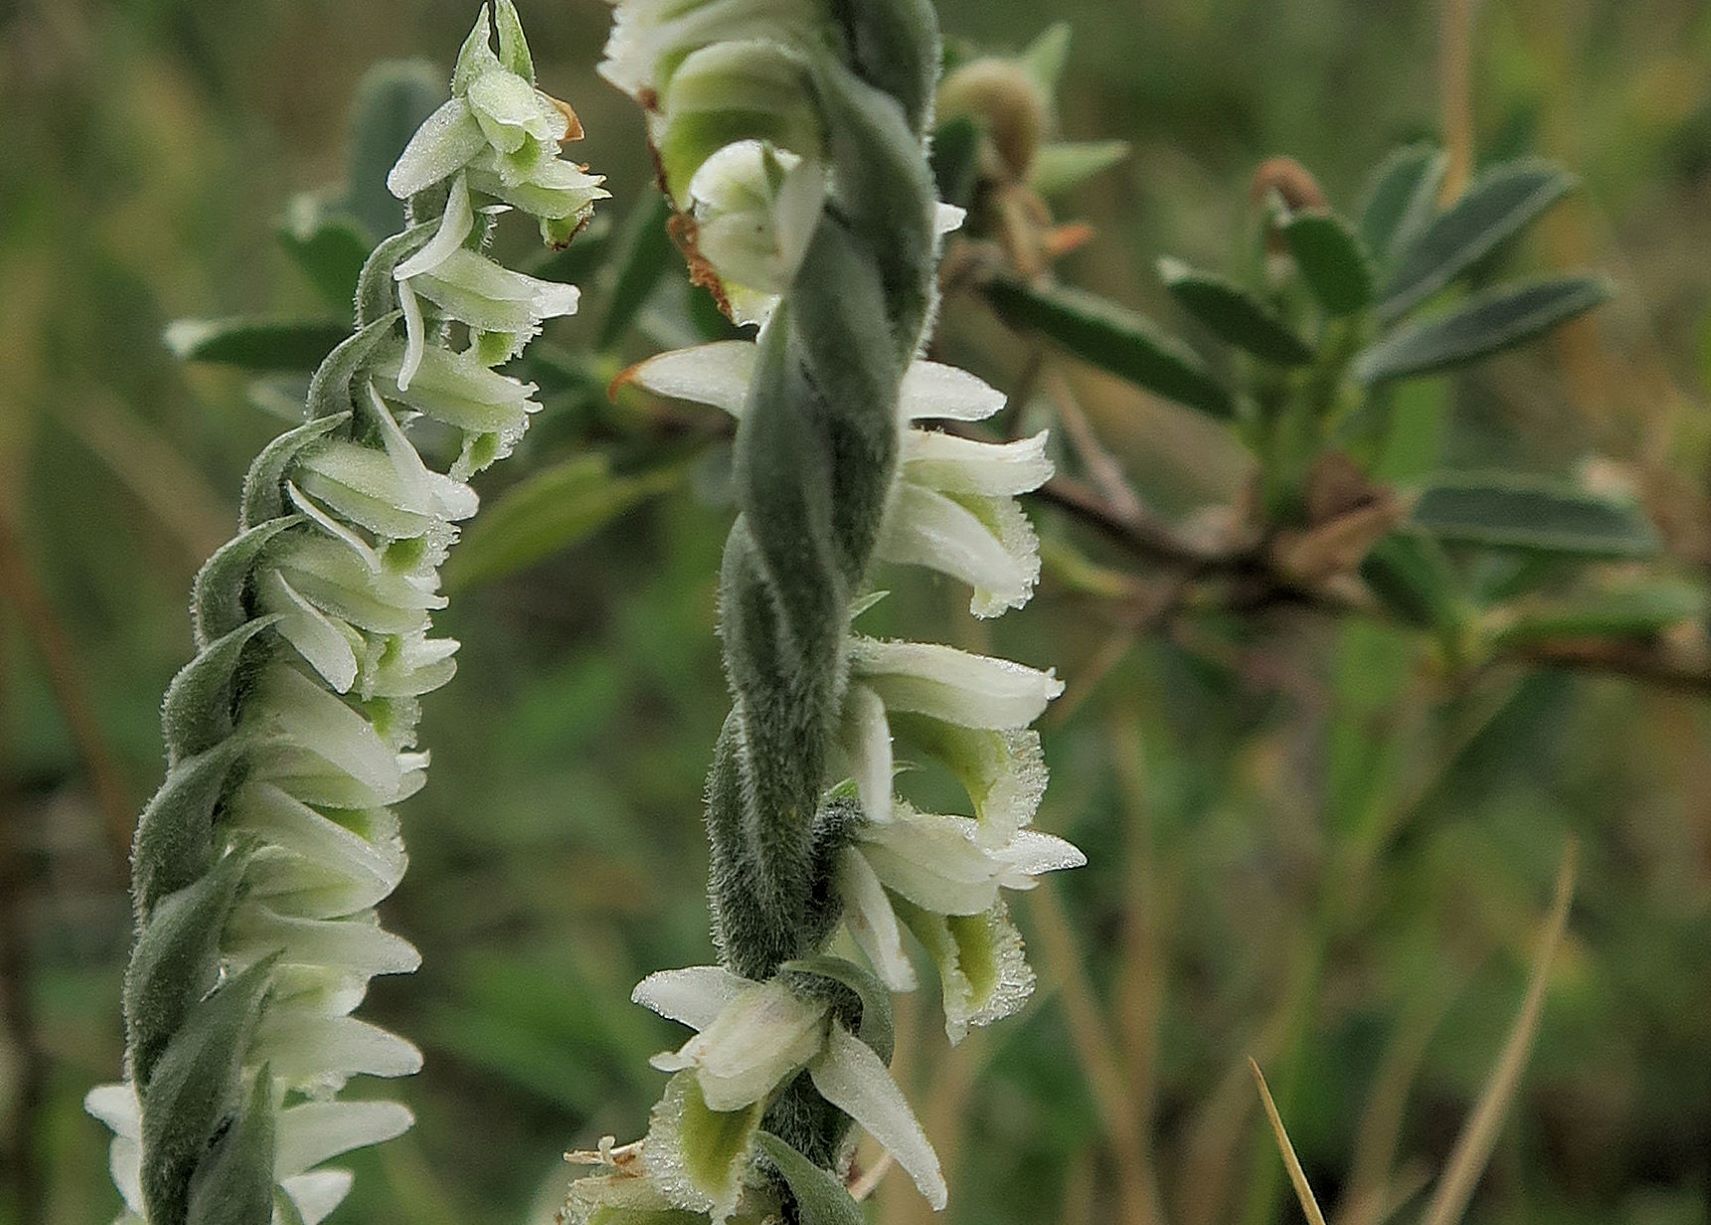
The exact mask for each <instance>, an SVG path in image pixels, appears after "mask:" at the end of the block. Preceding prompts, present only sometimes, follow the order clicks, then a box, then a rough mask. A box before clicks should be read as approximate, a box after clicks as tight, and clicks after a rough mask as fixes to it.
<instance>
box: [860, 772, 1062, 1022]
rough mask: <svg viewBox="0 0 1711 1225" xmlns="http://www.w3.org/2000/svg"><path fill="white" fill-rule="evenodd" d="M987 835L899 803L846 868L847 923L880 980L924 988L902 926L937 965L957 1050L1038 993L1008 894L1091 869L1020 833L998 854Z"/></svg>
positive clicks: (863, 831) (1058, 846)
mask: <svg viewBox="0 0 1711 1225" xmlns="http://www.w3.org/2000/svg"><path fill="white" fill-rule="evenodd" d="M980 835H981V829H980V824H979V822H977V821H974V820H971V819H969V818H967V817H955V816H939V815H935V814H931V813H921V812H916V811H915V810H914V809H913V808H911V807H909V806H908V805H907V804H898V805H897V806H896V807H895V809H894V818H893V820H892V821H891V822H890V823H889V824H886V825H873V824H863V825H862V826H861V827H860V829H859V831H858V833H857V835H856V843H855V845H854V846H853V847H849V848H847V849H846V850H845V851H844V852H843V859H842V862H841V863H840V865H839V868H840V871H839V875H838V884H839V888H840V889H841V890H842V893H843V901H844V916H845V924H846V926H847V927H848V929H849V932H850V935H851V936H852V938H854V940H855V941H856V944H857V945H858V946H859V947H860V948H861V950H862V952H863V954H864V955H865V956H866V957H867V958H868V960H869V962H870V963H871V964H872V965H873V967H874V972H875V973H876V974H878V975H879V977H880V979H881V981H883V982H884V983H885V984H886V985H887V986H889V987H890V988H891V989H892V990H894V991H907V990H910V989H911V988H912V987H913V986H914V985H915V982H914V970H913V967H911V966H910V965H909V963H908V959H907V957H906V956H905V955H904V953H903V950H902V944H901V938H900V936H899V928H898V921H899V919H901V920H902V921H903V923H904V924H905V925H906V926H908V927H909V928H910V929H911V930H913V931H914V932H915V934H916V935H917V937H918V938H919V939H920V940H921V942H922V943H923V944H924V945H925V946H926V947H927V951H928V952H929V953H930V954H931V955H932V956H933V959H934V961H935V962H936V963H937V965H938V969H939V977H940V982H941V984H942V990H943V995H944V1007H945V1028H946V1032H947V1033H948V1034H949V1035H950V1038H951V1041H952V1042H957V1041H960V1040H961V1039H962V1037H963V1036H964V1035H965V1034H966V1033H967V1032H968V1029H969V1027H970V1026H975V1025H985V1024H988V1023H989V1022H991V1021H995V1020H998V1019H999V1018H1001V1017H1005V1016H1008V1015H1010V1014H1011V1013H1012V1012H1014V1011H1015V1010H1016V1009H1017V1008H1019V1007H1021V1005H1022V1003H1023V1002H1024V1001H1025V1000H1026V999H1027V998H1028V995H1029V993H1030V992H1031V991H1032V989H1033V974H1032V972H1031V971H1030V970H1029V969H1028V966H1027V963H1026V961H1025V960H1023V957H1022V941H1021V936H1020V935H1019V934H1018V933H1017V932H1016V930H1015V927H1014V925H1012V924H1011V923H1010V920H1009V918H1008V916H1007V913H1006V911H1005V907H1004V902H1003V900H1002V897H1001V895H1000V890H1002V889H1016V890H1026V889H1032V888H1033V887H1034V886H1035V885H1036V884H1037V883H1038V882H1037V878H1038V877H1039V876H1041V875H1043V874H1045V873H1047V872H1056V871H1061V870H1063V869H1066V868H1078V867H1080V866H1081V865H1083V864H1084V863H1086V862H1087V859H1086V856H1084V855H1083V854H1082V853H1081V851H1079V850H1078V849H1077V848H1076V847H1074V846H1072V845H1071V844H1070V843H1068V842H1066V841H1064V840H1063V839H1062V838H1057V837H1053V836H1052V835H1050V834H1042V833H1038V832H1035V831H1033V830H1020V831H1016V832H1015V833H1014V834H1013V835H1012V836H1011V837H1010V838H1009V839H1008V840H1007V841H1006V842H1004V843H1003V844H1002V845H999V846H988V845H984V844H983V842H982V840H981V836H980Z"/></svg>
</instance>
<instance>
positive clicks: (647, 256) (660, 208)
mask: <svg viewBox="0 0 1711 1225" xmlns="http://www.w3.org/2000/svg"><path fill="white" fill-rule="evenodd" d="M670 216H671V206H670V204H668V203H667V202H666V199H665V197H664V196H663V195H661V194H659V193H657V192H656V193H654V195H653V197H652V199H650V200H649V201H648V202H647V203H646V204H643V205H642V206H641V207H640V208H638V209H636V210H635V211H634V212H632V213H631V214H630V219H629V223H628V224H627V225H626V226H625V227H624V233H623V236H622V237H621V239H620V240H619V252H620V253H619V255H618V276H617V280H616V281H615V282H613V285H612V296H611V298H610V300H609V302H608V305H607V307H606V318H605V319H604V320H603V321H602V322H601V324H600V347H601V348H602V349H610V348H611V347H612V346H613V345H615V344H617V343H618V342H619V341H620V340H622V339H623V338H624V334H625V333H626V332H628V331H629V328H630V325H631V324H632V323H634V322H635V320H636V316H637V315H638V314H640V313H641V309H642V307H644V306H646V305H647V301H648V298H649V297H650V296H652V294H653V291H654V290H655V289H656V288H658V287H659V283H660V279H661V278H662V277H664V275H665V272H666V269H667V268H669V267H670V266H671V264H672V262H673V260H672V245H671V235H670V234H669V233H668V232H667V230H666V222H667V220H668V219H669V218H670Z"/></svg>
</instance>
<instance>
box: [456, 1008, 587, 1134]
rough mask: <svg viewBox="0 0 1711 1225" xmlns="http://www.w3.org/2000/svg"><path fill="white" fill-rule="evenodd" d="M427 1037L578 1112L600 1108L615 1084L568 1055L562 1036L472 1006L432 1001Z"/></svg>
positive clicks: (502, 1076) (465, 1058)
mask: <svg viewBox="0 0 1711 1225" xmlns="http://www.w3.org/2000/svg"><path fill="white" fill-rule="evenodd" d="M423 1030H424V1031H425V1032H424V1035H423V1036H424V1037H425V1039H426V1040H427V1041H428V1042H430V1043H432V1044H433V1045H434V1046H436V1047H438V1048H440V1049H441V1050H443V1051H445V1052H446V1053H448V1054H450V1055H453V1056H455V1057H456V1058H458V1059H461V1060H463V1061H464V1062H465V1063H467V1064H469V1065H470V1066H471V1067H474V1068H480V1069H482V1070H483V1071H484V1072H487V1073H489V1074H491V1075H495V1076H498V1077H501V1078H503V1079H504V1080H506V1081H508V1082H509V1083H510V1084H512V1085H514V1086H516V1087H517V1088H520V1089H523V1090H525V1091H527V1092H528V1093H530V1094H533V1095H535V1096H537V1097H539V1098H541V1099H544V1100H546V1101H550V1102H555V1103H557V1104H558V1105H560V1106H562V1107H564V1108H565V1109H566V1110H569V1111H571V1112H573V1113H575V1114H578V1115H586V1114H589V1113H592V1112H593V1111H596V1110H598V1109H599V1108H600V1104H601V1102H602V1101H603V1100H604V1099H605V1097H606V1094H607V1092H608V1091H609V1088H610V1086H609V1084H608V1082H607V1081H605V1080H604V1079H603V1078H602V1077H600V1076H599V1075H598V1074H597V1073H596V1071H595V1069H594V1068H593V1067H591V1066H589V1064H587V1063H586V1062H584V1061H579V1060H576V1059H569V1058H566V1057H565V1049H564V1041H563V1039H562V1037H559V1036H557V1035H553V1034H547V1033H542V1032H540V1031H538V1030H536V1029H533V1028H531V1027H530V1026H528V1025H527V1024H525V1023H522V1022H519V1021H517V1020H516V1019H514V1018H511V1017H506V1016H496V1015H493V1014H490V1013H487V1012H483V1011H477V1010H475V1009H472V1008H466V1007H462V1006H454V1005H448V1004H436V1005H434V1006H432V1007H431V1008H430V1009H429V1010H428V1012H427V1016H426V1018H425V1020H424V1024H423Z"/></svg>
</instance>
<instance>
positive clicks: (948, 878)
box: [858, 805, 1006, 915]
mask: <svg viewBox="0 0 1711 1225" xmlns="http://www.w3.org/2000/svg"><path fill="white" fill-rule="evenodd" d="M897 816H898V819H897V820H896V821H894V822H893V823H892V824H890V825H885V826H879V827H866V828H863V829H862V830H861V832H860V834H859V835H858V836H859V838H860V840H861V841H860V843H859V846H860V847H861V852H862V854H863V855H864V856H866V858H867V862H868V863H869V864H870V865H871V866H872V868H873V871H874V874H875V875H877V876H878V877H879V879H880V880H881V881H883V882H884V884H885V887H886V888H888V889H890V890H892V891H893V892H895V893H897V894H899V895H901V896H902V897H905V898H907V899H908V900H909V901H911V902H913V903H914V904H915V905H917V906H919V907H921V908H922V909H923V910H927V911H931V912H932V913H933V914H954V915H971V914H980V913H982V912H984V911H986V910H989V909H991V908H992V906H993V905H994V904H995V903H996V902H997V901H998V886H999V881H1000V878H1001V877H1002V876H1003V875H1004V872H1005V870H1006V868H1005V865H1004V864H1002V863H1000V862H999V861H998V860H997V858H996V857H995V856H994V855H993V854H991V853H989V852H987V851H985V850H983V849H982V848H981V847H980V846H978V845H977V844H976V843H975V841H974V839H973V837H972V836H971V835H972V830H969V829H967V828H965V827H964V826H963V825H961V824H959V823H958V822H957V820H956V818H954V817H944V816H938V815H937V814H932V813H919V812H915V811H914V810H913V809H911V808H908V807H907V806H904V805H899V807H898V813H897ZM970 824H971V825H972V824H973V823H972V822H970Z"/></svg>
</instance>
